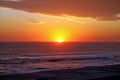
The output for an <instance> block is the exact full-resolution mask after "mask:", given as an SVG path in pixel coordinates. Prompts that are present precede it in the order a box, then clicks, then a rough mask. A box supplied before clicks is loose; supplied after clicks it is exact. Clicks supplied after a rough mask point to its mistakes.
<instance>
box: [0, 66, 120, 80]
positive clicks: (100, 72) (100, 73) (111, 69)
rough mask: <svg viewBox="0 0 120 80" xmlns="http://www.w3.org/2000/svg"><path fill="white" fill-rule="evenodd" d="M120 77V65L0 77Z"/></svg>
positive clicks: (84, 79) (39, 79)
mask: <svg viewBox="0 0 120 80" xmlns="http://www.w3.org/2000/svg"><path fill="white" fill-rule="evenodd" d="M119 76H120V64H116V65H108V66H92V67H84V68H76V69H62V70H51V71H41V72H33V73H23V74H8V75H0V80H118V79H119V80H120V77H119ZM112 78H113V79H112ZM116 78H118V79H116Z"/></svg>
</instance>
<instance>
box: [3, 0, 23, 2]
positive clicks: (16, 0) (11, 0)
mask: <svg viewBox="0 0 120 80" xmlns="http://www.w3.org/2000/svg"><path fill="white" fill-rule="evenodd" d="M1 1H13V2H14V1H21V0H1Z"/></svg>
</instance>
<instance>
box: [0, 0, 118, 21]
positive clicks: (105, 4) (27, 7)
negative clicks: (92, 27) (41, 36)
mask: <svg viewBox="0 0 120 80" xmlns="http://www.w3.org/2000/svg"><path fill="white" fill-rule="evenodd" d="M0 6H3V7H9V8H14V9H19V10H23V11H28V12H32V13H36V12H37V13H44V14H52V15H63V14H67V15H73V16H79V17H93V18H99V19H100V20H119V19H120V18H119V17H117V16H115V15H117V14H119V13H120V0H19V1H17V0H16V1H12V0H11V1H8V0H0Z"/></svg>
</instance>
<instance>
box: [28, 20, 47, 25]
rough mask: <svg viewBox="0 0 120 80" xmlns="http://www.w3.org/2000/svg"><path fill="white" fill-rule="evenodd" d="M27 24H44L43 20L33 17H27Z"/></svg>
mask: <svg viewBox="0 0 120 80" xmlns="http://www.w3.org/2000/svg"><path fill="white" fill-rule="evenodd" d="M27 23H28V24H45V23H46V22H45V21H40V20H35V19H27Z"/></svg>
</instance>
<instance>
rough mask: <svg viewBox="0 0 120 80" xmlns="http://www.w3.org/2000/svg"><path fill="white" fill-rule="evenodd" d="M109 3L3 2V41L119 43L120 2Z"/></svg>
mask: <svg viewBox="0 0 120 80" xmlns="http://www.w3.org/2000/svg"><path fill="white" fill-rule="evenodd" d="M107 2H108V0H104V1H101V0H91V1H90V0H86V1H85V0H69V1H68V0H64V1H63V0H56V1H55V0H54V1H51V0H45V1H42V0H39V1H37V0H6V1H5V0H0V6H1V7H0V42H6V41H7V42H51V41H52V42H53V41H57V40H59V39H62V40H63V41H64V42H119V41H120V10H119V8H120V6H119V5H118V2H120V0H109V4H108V3H107ZM68 3H69V4H68ZM39 4H41V5H39ZM82 4H84V5H82ZM93 4H95V5H93ZM70 5H71V6H70Z"/></svg>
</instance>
